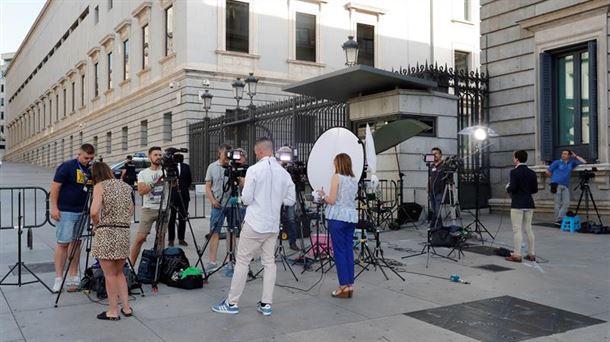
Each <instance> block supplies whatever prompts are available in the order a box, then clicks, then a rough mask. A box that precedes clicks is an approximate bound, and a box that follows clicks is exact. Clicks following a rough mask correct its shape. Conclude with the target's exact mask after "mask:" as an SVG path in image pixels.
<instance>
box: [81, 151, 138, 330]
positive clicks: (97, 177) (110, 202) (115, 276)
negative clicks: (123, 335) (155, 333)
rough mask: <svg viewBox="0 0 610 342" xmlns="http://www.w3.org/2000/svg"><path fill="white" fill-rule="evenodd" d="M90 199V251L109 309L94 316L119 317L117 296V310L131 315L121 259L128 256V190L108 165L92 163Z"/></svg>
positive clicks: (106, 318) (130, 208)
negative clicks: (101, 277)
mask: <svg viewBox="0 0 610 342" xmlns="http://www.w3.org/2000/svg"><path fill="white" fill-rule="evenodd" d="M91 178H92V180H93V183H94V184H95V187H94V188H93V202H92V203H91V219H92V220H93V224H94V228H93V232H94V234H95V235H94V238H93V244H92V247H91V254H92V255H93V256H94V257H96V258H98V259H99V261H100V265H101V266H102V270H103V271H104V278H105V279H106V291H107V292H108V302H109V306H110V307H109V310H108V311H105V312H102V313H101V314H99V315H98V316H97V318H99V319H105V320H119V319H120V314H119V303H118V302H119V299H120V300H121V303H122V304H123V308H122V309H120V312H122V313H123V315H125V316H127V317H128V316H131V315H132V310H131V308H130V307H129V302H128V300H129V290H128V289H127V280H126V279H125V274H124V273H123V267H124V265H125V260H126V259H127V257H128V256H129V227H130V223H131V218H132V215H133V202H132V200H131V193H132V189H131V187H130V186H129V185H127V184H126V183H124V182H123V181H121V180H119V179H115V178H114V176H113V174H112V171H111V170H110V167H108V165H107V164H105V163H101V162H100V163H95V164H93V166H92V167H91Z"/></svg>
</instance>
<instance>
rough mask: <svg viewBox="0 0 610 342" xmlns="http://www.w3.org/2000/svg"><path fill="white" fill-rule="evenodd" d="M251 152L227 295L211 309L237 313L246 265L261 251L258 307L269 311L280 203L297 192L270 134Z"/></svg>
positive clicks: (290, 201)
mask: <svg viewBox="0 0 610 342" xmlns="http://www.w3.org/2000/svg"><path fill="white" fill-rule="evenodd" d="M254 153H255V154H256V159H258V162H257V163H256V164H255V165H253V166H251V167H250V168H249V169H248V171H247V172H246V179H245V181H244V188H243V191H242V202H243V203H244V204H245V205H247V206H248V210H247V211H246V218H245V220H244V225H243V228H242V231H241V234H240V239H239V246H238V248H237V258H236V259H237V262H236V265H235V271H234V274H233V279H232V280H231V290H230V291H229V295H228V297H227V299H225V300H223V301H222V302H221V303H220V304H217V305H214V306H212V311H214V312H218V313H226V314H237V313H239V307H238V305H237V304H238V302H239V297H240V296H241V294H242V292H243V291H244V287H245V285H246V280H247V276H248V266H249V265H250V260H252V257H253V256H255V255H257V254H259V253H260V255H261V262H262V264H263V267H264V268H265V270H264V273H263V294H262V298H261V301H260V302H259V303H258V306H257V311H258V312H260V313H262V314H263V315H265V316H269V315H271V303H272V301H273V288H274V286H275V272H276V267H275V244H276V240H277V236H278V233H279V226H280V210H281V207H282V205H294V204H295V201H296V193H295V188H294V183H293V182H292V178H291V177H290V174H288V172H287V171H286V170H284V168H282V167H281V166H280V164H279V163H278V161H277V160H276V159H275V158H273V143H272V142H271V140H270V139H269V138H261V139H259V140H257V142H256V145H255V146H254Z"/></svg>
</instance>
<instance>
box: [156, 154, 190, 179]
mask: <svg viewBox="0 0 610 342" xmlns="http://www.w3.org/2000/svg"><path fill="white" fill-rule="evenodd" d="M187 152H188V149H186V148H175V147H168V148H166V149H165V153H164V154H163V156H162V157H161V167H162V168H163V172H164V174H165V178H166V179H167V180H175V179H177V178H178V163H177V162H176V160H174V154H176V153H187Z"/></svg>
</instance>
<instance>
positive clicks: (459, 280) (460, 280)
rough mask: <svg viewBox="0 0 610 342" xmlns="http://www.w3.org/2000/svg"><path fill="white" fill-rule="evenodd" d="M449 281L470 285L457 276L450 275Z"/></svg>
mask: <svg viewBox="0 0 610 342" xmlns="http://www.w3.org/2000/svg"><path fill="white" fill-rule="evenodd" d="M449 280H450V281H452V282H454V283H462V284H470V282H467V281H465V280H464V279H462V278H460V276H459V275H458V274H452V275H451V276H449Z"/></svg>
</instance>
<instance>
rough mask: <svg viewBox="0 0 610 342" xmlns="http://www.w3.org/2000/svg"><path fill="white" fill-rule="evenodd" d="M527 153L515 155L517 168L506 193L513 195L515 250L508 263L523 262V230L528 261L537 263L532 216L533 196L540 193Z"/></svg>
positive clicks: (512, 171) (512, 219)
mask: <svg viewBox="0 0 610 342" xmlns="http://www.w3.org/2000/svg"><path fill="white" fill-rule="evenodd" d="M525 162H527V152H525V151H523V150H519V151H515V152H514V153H513V163H514V164H515V168H514V169H512V170H511V171H510V182H509V183H508V184H507V185H506V192H508V193H509V194H510V195H511V198H512V201H511V205H510V208H511V209H510V219H511V221H512V224H513V234H514V242H515V249H514V251H513V253H512V254H511V256H509V257H506V260H508V261H514V262H521V259H522V257H521V240H522V239H523V237H522V235H521V228H523V229H525V233H526V234H527V255H526V256H525V259H526V260H530V261H536V254H535V253H534V232H533V231H532V216H533V214H534V208H535V205H534V199H533V198H532V194H535V193H536V192H538V180H537V178H536V173H535V172H534V171H532V170H530V169H529V168H528V167H527V165H526V164H525Z"/></svg>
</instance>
